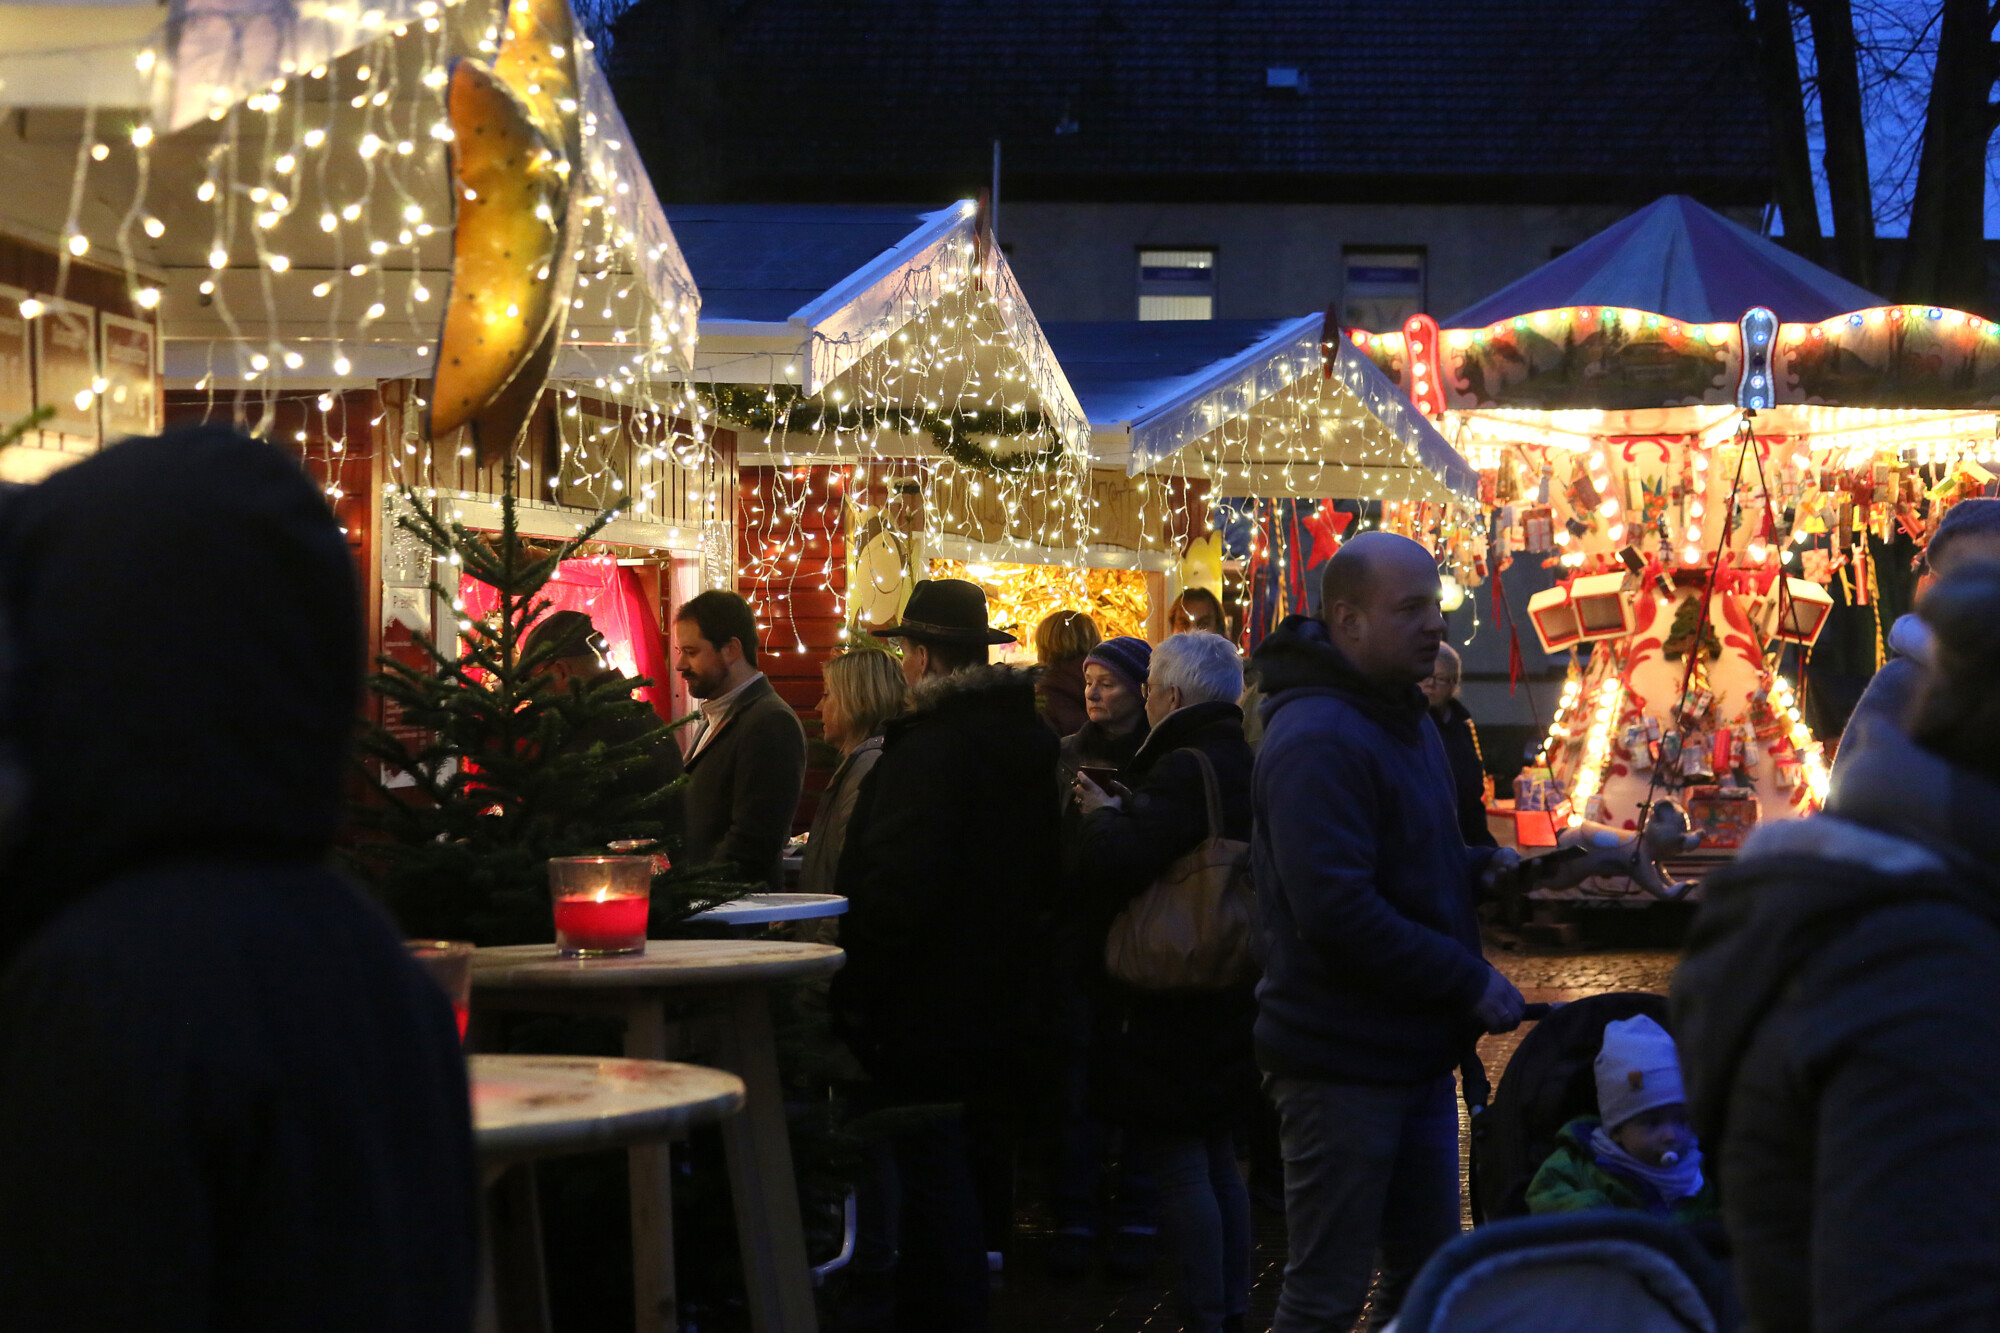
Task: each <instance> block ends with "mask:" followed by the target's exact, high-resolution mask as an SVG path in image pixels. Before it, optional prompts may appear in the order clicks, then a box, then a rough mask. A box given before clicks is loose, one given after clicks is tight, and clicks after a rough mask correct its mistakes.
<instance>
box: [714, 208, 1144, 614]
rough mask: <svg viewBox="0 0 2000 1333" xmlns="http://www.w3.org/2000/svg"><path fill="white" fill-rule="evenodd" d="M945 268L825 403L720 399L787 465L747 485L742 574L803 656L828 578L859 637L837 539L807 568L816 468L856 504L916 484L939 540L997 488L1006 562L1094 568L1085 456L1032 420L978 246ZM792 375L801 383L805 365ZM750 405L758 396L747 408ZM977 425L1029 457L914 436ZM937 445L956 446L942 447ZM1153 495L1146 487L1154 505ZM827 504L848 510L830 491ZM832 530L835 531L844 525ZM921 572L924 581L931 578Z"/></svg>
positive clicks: (920, 276) (927, 523) (908, 293)
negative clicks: (806, 624)
mask: <svg viewBox="0 0 2000 1333" xmlns="http://www.w3.org/2000/svg"><path fill="white" fill-rule="evenodd" d="M942 262H943V263H944V264H945V265H946V270H945V271H944V272H942V273H939V272H931V271H923V270H918V271H913V272H911V273H908V274H906V275H905V276H904V279H903V281H904V284H905V288H904V299H902V300H898V301H896V302H893V303H891V304H892V308H895V309H899V310H909V309H916V308H921V309H922V313H921V314H919V315H918V316H916V317H915V318H913V319H911V320H910V321H909V322H908V323H907V324H906V325H905V326H904V327H903V328H901V329H899V330H898V331H897V332H896V333H895V334H894V335H893V336H892V337H890V338H888V339H887V340H885V341H884V342H883V343H882V344H881V345H880V346H879V347H878V348H876V349H875V350H873V351H872V352H870V353H869V354H868V355H866V356H863V357H862V358H860V359H859V361H857V362H856V364H854V365H853V366H851V367H849V368H848V369H847V370H846V371H844V372H843V373H842V374H841V375H840V376H839V377H837V378H836V380H835V381H834V383H833V384H831V385H829V386H827V388H826V389H825V390H823V391H822V392H821V393H820V394H819V395H817V396H816V397H814V398H812V399H804V398H801V397H800V396H799V395H798V393H797V391H796V390H795V389H792V388H791V387H790V386H789V385H784V384H773V385H769V386H766V387H765V388H764V389H763V390H762V391H761V392H760V391H757V390H739V391H736V392H734V393H728V392H715V393H714V395H713V396H714V397H715V398H716V399H717V401H718V402H719V403H726V404H728V407H729V410H727V411H725V412H724V413H723V416H724V417H725V419H731V420H735V421H738V422H739V423H741V424H742V425H744V426H746V427H748V428H751V429H757V430H761V431H762V432H763V437H762V443H763V447H764V450H765V451H767V452H770V453H775V454H776V455H777V456H778V461H777V463H776V464H775V465H773V466H772V467H771V468H770V470H769V488H768V490H767V489H766V486H765V484H764V483H763V482H761V481H755V480H753V481H751V482H750V483H749V484H747V485H746V486H745V487H744V488H743V493H742V495H741V505H742V508H743V510H744V514H745V519H744V532H745V539H744V541H743V544H742V546H743V553H744V556H745V561H746V563H745V567H744V570H743V578H744V580H745V581H746V582H747V583H749V584H751V585H752V587H753V591H754V592H755V595H754V596H753V598H752V601H753V603H754V604H755V605H756V608H757V610H758V612H759V615H760V624H761V625H762V627H763V628H765V629H766V631H767V632H768V631H770V630H773V629H775V628H776V626H777V621H778V618H779V616H780V614H784V615H785V616H786V617H787V619H788V620H789V621H790V629H791V643H790V645H789V647H790V648H791V649H792V650H793V651H795V652H797V653H805V652H807V651H809V645H807V643H806V641H805V638H804V635H803V633H802V632H801V631H800V629H799V626H798V621H797V618H796V616H793V615H791V608H792V606H793V605H794V604H795V602H796V598H797V596H798V593H799V589H800V581H801V580H802V579H815V578H816V579H817V584H818V588H819V590H820V591H823V592H826V593H829V594H832V596H833V599H834V605H835V610H836V612H837V614H838V616H839V618H840V620H841V621H842V622H843V624H842V627H841V629H840V631H839V632H838V637H839V638H840V639H842V640H844V639H845V638H846V637H847V631H846V627H845V622H846V620H847V619H848V607H849V599H848V597H847V595H846V592H845V591H844V589H841V588H836V587H835V586H834V584H833V574H834V569H833V560H834V557H835V553H836V550H837V549H839V548H838V546H837V544H836V542H835V541H833V540H831V539H829V540H828V541H827V543H826V548H827V549H826V552H825V554H824V557H823V559H821V560H818V561H814V560H811V559H805V560H802V559H801V556H802V555H810V550H809V547H810V545H811V544H812V543H815V542H816V541H817V540H818V537H817V535H816V534H814V533H812V532H810V531H808V530H807V529H806V528H805V526H804V525H803V524H802V522H801V519H802V517H803V516H804V506H805V504H806V503H807V502H808V501H809V500H810V497H811V484H812V475H813V469H814V467H816V466H821V465H826V460H828V459H829V458H830V459H831V460H833V461H832V463H831V465H830V466H828V472H827V476H828V480H829V491H831V492H842V491H844V492H846V493H847V494H849V495H853V496H856V497H857V503H859V502H861V501H862V500H864V499H865V497H866V495H867V494H868V493H869V491H870V489H871V488H872V487H873V485H874V484H875V483H876V482H877V481H882V482H887V481H888V480H889V479H890V478H891V477H893V476H895V475H897V474H898V473H902V474H913V475H914V476H915V477H916V478H917V480H918V482H919V488H920V491H921V493H922V505H923V511H924V530H925V531H928V532H931V533H948V532H950V531H951V528H952V521H953V520H956V519H959V518H965V519H967V520H968V521H970V522H973V523H975V524H976V516H975V515H973V514H970V513H960V512H954V511H955V510H961V511H962V510H967V509H969V508H970V507H971V502H972V500H974V499H980V498H984V495H985V487H986V486H989V485H990V486H992V487H993V488H994V497H993V498H994V500H995V501H996V507H997V509H998V524H999V532H998V533H997V537H998V544H999V545H1000V546H1001V548H1002V550H1003V552H1004V553H1007V554H1021V555H1024V556H1030V557H1032V558H1036V559H1042V560H1045V559H1047V554H1046V553H1047V552H1048V551H1049V550H1051V549H1063V550H1065V551H1068V552H1069V553H1070V554H1068V555H1067V556H1066V557H1065V560H1066V562H1067V563H1074V564H1078V565H1081V564H1082V563H1083V560H1084V554H1085V553H1084V551H1083V549H1082V548H1083V547H1084V546H1085V545H1086V544H1087V537H1088V536H1090V535H1095V531H1094V529H1093V526H1092V524H1091V523H1090V521H1089V512H1088V511H1089V510H1091V509H1093V508H1095V507H1097V503H1098V502H1097V501H1095V499H1094V498H1093V497H1092V496H1090V495H1089V493H1088V485H1087V472H1086V460H1084V459H1082V458H1080V457H1078V456H1076V455H1074V454H1073V453H1072V452H1071V451H1069V450H1067V449H1064V448H1063V447H1062V443H1061V441H1060V440H1059V438H1058V437H1057V436H1056V435H1055V433H1054V431H1053V429H1052V428H1051V427H1050V426H1049V425H1048V424H1047V422H1046V421H1045V420H1044V416H1043V413H1041V412H1040V411H1030V410H1029V408H1028V403H1027V400H1026V399H1025V398H1024V397H1023V395H1025V394H1029V393H1032V392H1033V390H1032V386H1031V384H1030V383H1029V379H1028V376H1027V374H1026V373H1025V371H1024V370H1023V369H1022V368H1021V363H1020V362H1019V360H1018V357H1013V356H1010V353H1011V344H1010V340H1009V339H1008V337H1007V335H1006V332H1005V329H1004V326H1003V325H1002V324H1001V323H1000V321H999V319H998V313H997V306H996V303H995V300H994V298H993V296H992V295H991V294H990V293H987V292H985V291H984V290H983V289H982V287H981V285H980V284H979V283H978V282H977V281H976V280H975V269H974V267H973V264H972V262H971V252H970V250H969V248H968V250H967V251H966V252H964V253H961V254H958V255H954V256H949V257H947V258H946V259H945V260H944V261H942ZM922 290H941V291H942V292H943V293H944V295H943V297H942V298H940V299H936V300H934V301H931V302H929V303H928V304H927V308H924V305H925V303H922V302H919V301H918V299H917V293H918V292H919V291H922ZM987 349H995V350H997V351H999V352H1000V353H1001V354H1002V362H1003V366H1002V368H1001V369H1000V370H998V371H997V372H992V375H993V378H992V379H991V380H990V381H989V378H988V374H987V373H982V372H981V371H980V370H979V368H978V367H977V365H976V364H975V358H976V357H977V355H978V353H979V352H980V351H982V350H987ZM786 371H787V374H788V375H796V373H797V369H796V363H795V364H794V365H791V366H788V367H786ZM748 395H754V398H751V399H750V400H749V401H747V402H746V401H745V399H746V396H748ZM801 413H805V414H806V415H805V416H802V415H801ZM808 418H809V420H808ZM968 421H969V422H971V423H972V424H971V426H970V429H972V430H974V431H979V432H984V433H990V434H992V435H993V436H996V437H997V438H999V439H1002V440H1006V441H1008V442H1010V443H1014V444H1016V445H1017V446H1018V447H1017V448H1015V449H1013V450H1010V451H1008V452H1007V453H1005V454H1001V455H999V456H997V457H996V456H995V455H993V454H991V453H989V452H988V451H987V450H985V449H984V448H983V447H982V446H978V445H976V444H973V445H971V447H970V448H969V449H968V450H954V451H953V452H952V454H950V455H947V456H942V457H941V456H939V453H938V451H937V450H936V449H935V448H933V449H930V450H922V449H921V447H920V446H916V445H914V444H913V442H911V441H910V439H909V437H910V436H911V435H913V434H918V433H922V432H929V433H931V434H932V435H933V436H934V437H936V436H937V434H938V433H939V430H940V429H945V430H947V431H948V433H949V435H950V436H952V437H957V436H959V435H960V434H961V433H962V431H961V429H960V428H961V427H963V426H964V425H965V423H967V422H968ZM891 437H893V438H891ZM938 442H943V441H937V440H935V438H934V443H938ZM968 443H969V442H968ZM1143 486H1144V483H1142V487H1143ZM1151 489H1152V488H1150V487H1148V488H1146V490H1147V491H1148V503H1149V504H1150V491H1151ZM822 503H824V504H828V505H833V504H837V503H840V500H839V497H838V495H837V494H829V495H828V496H827V497H826V499H825V500H824V501H822ZM1037 511H1039V512H1037ZM827 526H828V529H829V531H830V532H833V531H838V530H839V528H840V527H841V526H843V524H842V523H840V522H839V521H835V522H833V523H830V524H828V525H827ZM914 572H915V574H916V575H917V576H918V577H922V576H923V575H924V574H925V573H926V572H927V571H924V570H917V571H914Z"/></svg>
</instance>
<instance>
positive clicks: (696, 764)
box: [677, 676, 806, 891]
mask: <svg viewBox="0 0 2000 1333" xmlns="http://www.w3.org/2000/svg"><path fill="white" fill-rule="evenodd" d="M687 771H688V783H687V785H686V786H685V787H682V788H681V789H680V790H679V792H678V794H677V795H678V802H679V807H680V809H679V816H680V817H679V826H680V832H681V839H682V841H681V859H682V861H683V862H685V863H686V864H687V865H688V866H689V867H690V868H692V867H694V866H701V865H707V864H709V863H710V862H721V863H723V864H726V865H729V866H731V867H733V868H734V869H735V871H736V872H737V874H738V875H740V876H741V878H742V879H743V881H744V882H745V883H749V884H759V885H763V886H766V887H768V888H769V889H771V890H774V891H775V890H778V889H782V888H784V887H785V866H784V857H785V842H786V840H787V839H789V838H790V837H791V836H792V818H793V816H795V815H796V814H798V811H799V793H800V792H801V791H803V790H804V789H805V782H806V733H805V729H804V728H803V727H801V726H800V725H799V717H798V714H796V713H794V712H793V711H792V706H791V705H790V704H788V703H786V702H785V701H784V700H783V699H781V698H779V697H778V692H777V691H776V690H774V689H772V688H771V682H770V680H769V679H767V678H766V677H763V676H758V677H756V678H755V679H753V680H752V681H751V682H750V683H749V684H747V685H745V686H744V687H743V693H741V694H739V695H737V696H736V702H735V706H734V707H732V708H731V709H730V710H729V715H728V716H727V717H725V718H723V719H722V727H721V729H720V730H719V731H717V732H716V733H715V735H714V737H713V738H712V739H710V740H709V741H708V743H707V744H706V745H703V746H702V747H701V748H700V749H699V750H697V751H695V753H693V754H692V755H690V756H688V760H687Z"/></svg>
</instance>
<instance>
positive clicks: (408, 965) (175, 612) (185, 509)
mask: <svg viewBox="0 0 2000 1333" xmlns="http://www.w3.org/2000/svg"><path fill="white" fill-rule="evenodd" d="M357 593H358V590H357V588H356V586H355V579H354V568H353V564H352V561H351V558H350V556H349V554H348V551H347V548H346V544H345V542H344V541H343V540H342V537H341V534H340V531H339V529H338V527H336V526H335V523H334V520H333V517H332V515H331V514H329V513H328V511H327V508H326V503H325V500H324V499H323V497H322V496H321V495H320V493H319V491H318V488H317V487H316V486H315V485H314V484H313V483H312V482H311V481H309V480H308V479H307V478H306V476H305V475H304V473H303V472H302V471H301V470H300V469H299V467H298V465H297V464H296V463H295V462H293V461H292V460H291V459H289V458H287V457H286V456H285V455H284V454H283V453H282V452H280V451H279V450H278V449H277V448H275V447H273V446H272V445H269V444H264V443H255V442H252V441H250V440H247V439H243V438H242V437H240V436H236V435H234V434H233V433H231V432H228V431H225V430H222V429H219V428H201V429H196V430H191V431H182V432H176V433H175V434H172V435H169V436H166V437H164V438H161V439H142V440H131V441H127V442H125V443H121V444H117V445H114V446H112V447H111V448H108V449H106V450H104V451H103V452H102V453H100V454H97V455H95V456H93V457H91V458H89V459H86V460H85V461H83V462H81V463H79V464H77V465H76V466H75V467H73V468H70V469H68V470H67V471H64V472H61V473H59V474H57V475H56V476H55V477H53V478H51V479H50V480H48V481H46V482H44V483H42V484H41V485H40V486H38V487H35V488H33V489H32V490H30V491H28V492H27V493H25V494H23V495H21V496H19V497H16V498H13V499H10V500H9V501H8V503H7V507H6V509H5V511H4V512H0V606H4V610H5V613H6V617H7V619H8V620H9V622H10V623H11V626H12V653H11V657H12V667H13V669H12V671H11V673H10V674H9V676H8V677H7V678H6V679H5V680H4V681H0V740H4V741H6V742H8V743H10V744H11V745H12V746H14V747H15V749H16V753H17V754H18V755H19V756H20V759H21V760H22V761H23V762H24V764H25V766H26V769H27V772H28V774H29V776H30V778H31V780H32V782H33V796H32V798H31V805H30V808H29V810H28V820H27V826H26V827H27V840H26V841H25V843H23V844H22V845H21V846H20V847H19V848H18V849H17V850H16V853H15V854H14V856H13V857H12V859H10V860H4V861H0V913H4V925H0V931H3V932H4V934H0V939H4V949H5V953H6V958H7V966H6V971H5V973H4V976H0V1143H4V1144H7V1145H9V1147H8V1149H7V1150H6V1151H4V1152H0V1310H4V1311H5V1312H6V1313H5V1315H4V1316H0V1322H4V1323H5V1324H7V1326H9V1327H10V1328H23V1329H28V1328H48V1329H56V1328H65V1329H67V1328H146V1329H159V1330H177V1331H178V1330H187V1331H188V1333H194V1331H195V1330H213V1329H250V1328H272V1329H276V1328H285V1329H299V1330H326V1331H327V1333H333V1331H334V1330H340V1331H341V1333H347V1331H348V1330H353V1329H362V1328H366V1329H371V1330H391V1331H395V1330H408V1331H409V1333H416V1331H417V1330H423V1329H465V1328H468V1327H469V1326H470V1322H471V1310H472V1293H473V1278H474V1273H475V1263H476V1245H475V1237H476V1234H477V1233H476V1225H475V1222H476V1192H475V1177H474V1166H473V1155H472V1138H471V1125H470V1112H469V1107H468V1103H467V1097H466V1082H465V1061H464V1057H463V1055H462V1054H461V1052H460V1050H459V1044H458V1030H457V1025H456V1024H455V1022H454V1021H453V1017H452V1013H451V1009H450V1006H449V1005H448V1004H447V1003H446V1002H445V1000H444V997H443V996H442V995H441V994H440V993H439V992H438V990H437V988H436V987H435V986H434V985H432V984H431V982H430V980H429V979H428V978H427V977H426V976H425V975H424V974H423V973H422V972H420V971H419V970H418V968H417V967H416V965H415V964H414V963H412V962H411V961H410V959H409V957H408V956H407V954H406V952H405V950H404V947H403V943H402V940H401V939H400V937H399V932H398V931H397V930H396V929H395V927H394V926H393V925H392V924H391V923H390V922H389V920H388V919H387V918H386V917H385V916H384V915H383V913H382V912H381V911H380V910H379V909H377V908H376V907H375V906H374V905H373V904H372V903H370V902H368V901H367V900H365V899H364V898H363V897H362V896H361V895H360V894H359V893H358V892H357V891H356V890H355V889H354V888H353V887H352V886H350V885H349V884H348V883H347V882H346V881H344V880H343V879H342V878H340V877H339V876H338V875H336V874H335V873H334V872H332V871H330V870H328V869H326V868H325V867H324V864H323V863H324V861H325V858H326V856H327V853H328V851H329V848H330V843H331V840H332V836H333V833H334V830H335V828H336V826H337V824H338V820H339V816H340V805H339V794H340V783H341V778H342V774H343V770H344V766H345V763H346V756H347V746H348V739H349V735H350V731H351V728H352V725H353V718H354V710H355V704H356V702H357V698H358V695H359V686H360V666H361V656H362V636H361V635H362V631H361V610H360V605H361V604H360V599H359V597H358V595H357ZM5 655H7V654H0V656H5ZM0 856H4V853H0Z"/></svg>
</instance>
